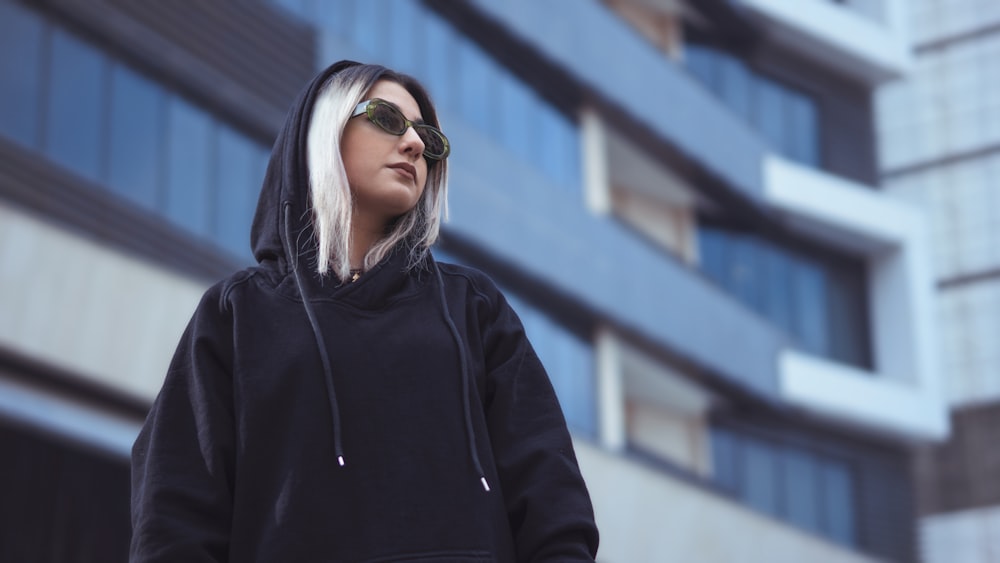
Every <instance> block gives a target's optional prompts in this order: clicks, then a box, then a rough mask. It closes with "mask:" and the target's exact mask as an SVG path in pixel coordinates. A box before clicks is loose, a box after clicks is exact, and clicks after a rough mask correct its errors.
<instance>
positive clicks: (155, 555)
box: [130, 290, 235, 563]
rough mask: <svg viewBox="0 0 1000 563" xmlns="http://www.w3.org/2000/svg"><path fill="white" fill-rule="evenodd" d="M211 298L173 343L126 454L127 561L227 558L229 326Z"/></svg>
mask: <svg viewBox="0 0 1000 563" xmlns="http://www.w3.org/2000/svg"><path fill="white" fill-rule="evenodd" d="M213 293H214V292H213V291H212V290H210V291H209V292H208V293H206V295H205V297H203V298H202V301H201V303H200V305H199V306H198V309H197V311H196V312H195V314H194V317H193V318H192V319H191V322H190V323H189V325H188V327H187V330H186V331H185V332H184V335H183V336H182V337H181V341H180V344H179V345H178V346H177V351H176V352H175V354H174V357H173V360H172V362H171V364H170V368H169V371H168V372H167V376H166V379H165V381H164V383H163V387H162V389H161V390H160V394H159V395H158V396H157V398H156V400H155V402H154V403H153V407H152V409H151V410H150V412H149V415H148V416H147V418H146V422H145V424H144V425H143V427H142V430H141V431H140V433H139V437H138V438H137V440H136V442H135V445H134V446H133V448H132V544H131V550H130V561H131V562H132V563H137V562H154V561H191V562H204V561H226V560H228V550H229V529H230V520H231V507H232V477H233V451H234V443H235V440H234V428H233V408H232V380H231V375H230V374H231V372H232V371H231V368H232V320H231V316H230V315H228V314H227V313H226V312H224V311H223V310H222V307H221V306H220V304H219V303H220V302H219V300H218V298H217V294H216V295H215V298H213V297H212V294H213Z"/></svg>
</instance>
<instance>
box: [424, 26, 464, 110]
mask: <svg viewBox="0 0 1000 563" xmlns="http://www.w3.org/2000/svg"><path fill="white" fill-rule="evenodd" d="M421 32H422V34H423V39H424V42H425V43H424V52H425V53H426V60H425V61H424V64H425V65H426V75H425V76H426V85H427V89H428V90H430V92H431V95H432V96H434V101H435V104H436V105H437V107H438V108H443V107H448V108H449V109H450V111H455V108H454V105H455V100H456V99H457V97H456V90H457V88H458V85H457V83H456V79H455V67H456V65H457V64H458V61H457V60H456V57H455V53H456V51H457V47H458V37H457V36H456V35H455V31H454V29H453V28H452V27H451V26H450V25H448V24H446V23H444V22H443V21H441V19H440V18H437V17H435V16H432V15H427V16H425V17H424V19H423V27H422V29H421ZM439 111H440V109H439Z"/></svg>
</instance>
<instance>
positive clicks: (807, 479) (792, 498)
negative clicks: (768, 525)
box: [782, 450, 820, 532]
mask: <svg viewBox="0 0 1000 563" xmlns="http://www.w3.org/2000/svg"><path fill="white" fill-rule="evenodd" d="M782 461H783V463H782V466H783V467H782V485H783V488H784V494H783V495H782V497H783V500H784V517H785V518H787V519H788V520H790V521H791V522H794V523H795V525H797V526H799V527H801V528H804V529H806V530H810V531H813V532H819V531H820V511H819V479H818V476H817V467H816V462H815V461H814V460H813V459H812V456H810V455H808V454H806V453H804V452H800V451H795V450H790V451H786V452H785V455H784V459H783V460H782Z"/></svg>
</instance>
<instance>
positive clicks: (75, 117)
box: [45, 30, 108, 182]
mask: <svg viewBox="0 0 1000 563" xmlns="http://www.w3.org/2000/svg"><path fill="white" fill-rule="evenodd" d="M51 49H52V61H51V67H50V71H51V72H50V73H49V96H48V108H47V120H46V121H47V123H46V129H45V152H46V154H48V156H49V157H51V158H52V159H53V160H55V161H56V162H59V163H60V164H62V165H64V166H66V167H67V168H69V169H70V170H72V171H74V172H76V173H78V174H80V175H81V176H83V177H85V178H87V179H89V180H93V181H96V182H99V181H100V180H101V179H102V173H103V170H102V168H103V162H102V158H101V157H102V155H103V149H104V135H103V133H104V128H103V124H104V122H105V120H104V112H105V107H106V104H105V102H106V100H107V88H106V85H107V81H106V79H105V70H106V68H107V66H108V65H107V61H106V60H105V58H104V56H103V55H102V54H101V53H99V52H97V50H95V49H94V48H93V47H91V46H90V45H88V44H86V43H84V42H83V41H80V40H79V39H77V38H76V37H73V36H72V35H69V34H68V33H66V32H65V31H62V30H55V32H54V34H53V37H52V45H51Z"/></svg>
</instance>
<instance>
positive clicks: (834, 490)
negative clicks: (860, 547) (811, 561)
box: [822, 464, 857, 546]
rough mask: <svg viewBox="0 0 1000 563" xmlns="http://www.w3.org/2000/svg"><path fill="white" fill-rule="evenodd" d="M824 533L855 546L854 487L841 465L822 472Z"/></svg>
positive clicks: (848, 474) (840, 541)
mask: <svg viewBox="0 0 1000 563" xmlns="http://www.w3.org/2000/svg"><path fill="white" fill-rule="evenodd" d="M822 488H823V507H824V518H823V532H824V534H825V535H826V536H827V537H829V538H831V539H833V540H834V541H836V542H837V543H840V544H843V545H848V546H854V545H856V544H857V539H856V536H855V531H854V487H853V483H852V479H851V474H850V472H849V471H848V469H847V467H845V466H844V465H841V464H836V465H835V464H830V465H827V466H826V467H824V468H823V471H822Z"/></svg>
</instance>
